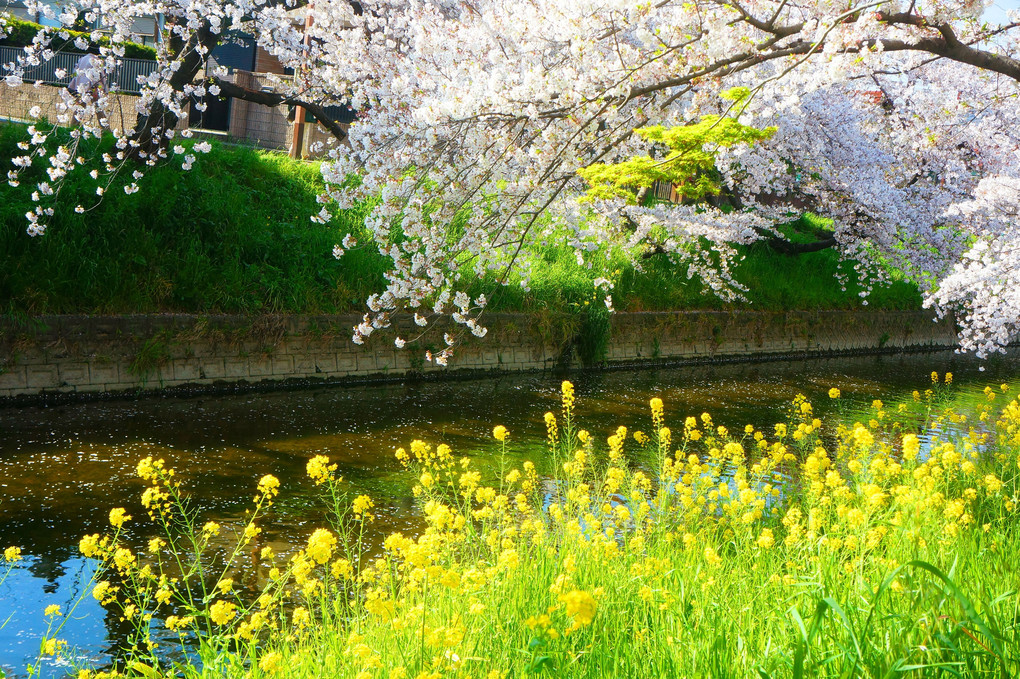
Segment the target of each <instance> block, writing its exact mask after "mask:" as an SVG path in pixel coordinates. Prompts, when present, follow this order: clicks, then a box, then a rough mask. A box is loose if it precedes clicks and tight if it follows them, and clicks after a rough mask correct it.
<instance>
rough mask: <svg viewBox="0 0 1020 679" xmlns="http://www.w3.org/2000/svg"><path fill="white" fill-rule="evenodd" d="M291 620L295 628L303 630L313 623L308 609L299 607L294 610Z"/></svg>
mask: <svg viewBox="0 0 1020 679" xmlns="http://www.w3.org/2000/svg"><path fill="white" fill-rule="evenodd" d="M291 620H292V621H293V623H294V627H296V628H297V629H303V628H305V627H307V626H308V624H309V623H310V622H311V621H312V616H311V615H310V614H309V613H308V609H307V608H304V607H303V606H298V607H297V608H295V609H294V613H293V614H292V615H291Z"/></svg>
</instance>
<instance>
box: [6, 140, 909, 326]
mask: <svg viewBox="0 0 1020 679" xmlns="http://www.w3.org/2000/svg"><path fill="white" fill-rule="evenodd" d="M64 134H66V132H65V131H61V130H56V131H54V132H52V133H51V137H52V143H53V144H54V145H55V144H57V143H59V142H60V139H61V136H62V135H64ZM25 136H26V131H25V128H24V127H23V126H20V125H14V124H0V162H2V163H3V164H5V165H9V163H10V159H11V158H13V157H16V156H18V155H19V154H21V153H22V151H20V150H19V149H18V147H17V144H18V142H21V141H23V140H24V139H25ZM83 143H84V144H92V145H95V144H97V142H95V140H91V141H88V142H83ZM110 143H111V142H110V141H109V140H107V141H106V142H105V144H107V145H109V144H110ZM83 155H85V156H91V155H94V153H93V151H91V150H88V153H84V154H83ZM44 179H45V177H44V175H43V169H42V168H41V167H35V166H33V167H32V168H30V169H29V170H25V171H24V172H23V173H22V176H21V185H20V186H19V187H10V186H6V185H5V186H4V189H3V191H4V196H5V200H4V201H2V202H0V300H4V301H3V303H2V304H3V308H0V312H3V313H10V314H41V313H146V312H164V311H178V312H239V313H268V312H272V313H344V312H358V313H360V312H361V311H363V310H364V301H365V299H367V297H368V296H369V295H370V294H372V293H373V292H378V291H380V290H382V289H383V288H384V287H385V280H384V272H385V271H386V270H387V269H388V266H389V265H390V264H391V262H389V260H388V259H387V258H384V257H382V256H381V255H380V254H379V253H378V252H377V251H376V250H375V248H374V246H373V245H372V243H371V241H370V239H369V237H368V232H367V231H366V229H365V228H364V216H365V214H367V212H368V211H369V210H370V209H371V207H372V206H371V205H364V206H363V209H360V210H349V211H343V212H340V213H339V214H338V215H337V216H336V217H334V218H333V219H332V221H330V222H328V223H327V224H326V225H317V224H313V223H312V222H311V221H309V216H310V215H313V214H315V213H316V212H318V209H319V206H318V205H317V203H316V195H317V194H318V193H319V192H320V191H321V190H322V188H323V185H322V179H321V175H320V174H319V170H318V165H317V164H316V163H308V162H299V161H292V160H290V159H289V158H287V157H286V156H285V155H283V154H280V153H273V152H266V151H259V150H255V149H251V148H245V147H236V146H227V145H222V144H219V143H215V142H214V143H213V145H212V151H211V152H210V153H208V154H205V155H203V156H202V157H201V158H200V159H199V160H198V161H197V162H196V163H195V167H194V169H193V170H191V171H182V170H181V169H180V167H179V166H178V165H176V164H172V165H163V166H160V167H157V168H153V169H151V170H150V171H148V173H147V176H146V177H145V180H144V181H141V182H139V190H138V192H137V193H134V194H131V195H127V194H125V193H124V191H123V185H124V184H125V183H126V182H128V181H129V180H130V178H129V177H122V178H117V179H114V180H113V183H112V184H111V185H110V186H109V187H107V188H106V191H105V195H104V197H103V198H102V200H101V201H100V200H99V199H98V198H97V197H96V195H95V185H94V180H91V179H90V178H89V177H88V176H87V174H85V173H83V172H81V171H79V172H77V173H72V174H71V175H69V176H68V178H67V180H66V181H65V182H64V184H63V186H62V188H61V193H60V195H59V196H58V197H57V199H56V212H55V214H54V216H53V218H52V220H51V222H50V228H49V229H48V231H47V232H46V234H45V236H42V237H36V238H29V237H28V236H26V234H25V217H24V215H25V213H26V212H27V211H29V210H31V209H33V208H34V206H35V204H34V203H33V202H32V200H31V194H32V192H33V191H35V190H36V189H35V185H36V184H37V183H38V182H40V181H43V180H44ZM78 204H81V205H82V206H83V207H85V208H88V209H87V210H86V211H85V212H84V213H81V214H78V213H76V212H75V210H74V207H75V206H76V205H78ZM826 228H828V227H827V225H826V223H825V222H824V221H823V220H820V219H817V218H815V217H812V216H811V215H805V216H804V217H802V218H801V219H800V220H798V221H796V222H793V223H791V224H790V225H788V226H787V227H786V229H787V231H788V233H790V234H791V235H792V238H793V240H798V238H801V239H804V240H814V239H815V234H816V233H817V232H818V231H819V230H824V229H826ZM348 233H351V234H353V236H354V237H355V239H356V240H358V241H359V243H360V245H359V246H358V247H354V248H348V249H347V250H348V251H347V252H346V254H345V255H344V256H343V258H341V259H340V260H336V259H335V258H334V257H333V256H332V250H333V246H334V244H336V243H337V242H338V241H339V240H341V239H342V238H343V236H344V235H345V234H348ZM798 234H800V235H798ZM738 249H741V254H743V255H745V258H744V259H743V260H742V261H741V262H740V263H739V264H738V265H737V266H736V268H735V270H734V272H733V273H734V277H735V278H736V280H737V281H739V282H740V283H742V284H743V285H745V286H747V288H748V291H747V293H746V295H745V296H746V297H747V299H748V302H746V303H745V302H736V303H726V302H723V301H722V300H721V299H719V298H718V297H717V296H716V295H714V294H712V293H711V292H710V291H706V289H705V286H704V285H703V283H702V282H701V281H700V280H699V279H698V278H697V277H694V278H692V279H689V278H688V275H687V270H686V269H685V268H678V267H676V266H674V265H672V264H671V263H670V262H668V261H667V260H666V259H665V257H664V256H663V255H652V256H650V257H648V258H646V259H644V260H642V261H640V263H639V266H640V270H639V269H638V268H636V267H635V265H634V264H633V263H631V260H630V259H629V258H627V257H625V256H623V255H622V253H619V252H612V251H603V252H592V253H589V255H590V256H589V262H587V263H586V264H585V265H583V266H582V265H579V264H578V263H577V254H576V252H575V251H574V249H573V248H572V247H570V246H568V245H558V244H556V239H555V238H553V237H551V238H549V239H547V240H546V242H545V244H543V243H541V242H536V243H535V244H532V245H531V246H529V247H528V248H526V250H525V252H524V253H523V254H522V257H523V258H524V259H526V260H528V261H530V262H531V263H532V266H531V272H530V275H528V278H527V288H525V287H522V285H521V284H520V283H521V282H522V279H521V274H520V273H519V272H515V273H514V274H513V276H512V278H511V279H510V282H511V285H509V286H506V287H503V286H500V285H499V281H498V280H497V278H496V277H495V276H491V275H490V276H488V277H486V278H483V279H479V278H478V277H477V276H475V274H474V273H473V271H472V269H471V265H472V262H470V261H464V262H463V263H462V264H463V266H462V277H463V280H464V281H466V282H469V285H468V288H469V291H470V292H471V293H472V296H477V295H479V294H483V293H484V294H486V295H487V297H488V298H489V300H490V303H489V309H491V310H496V311H544V310H548V311H553V312H576V311H578V310H581V309H583V308H584V307H585V305H586V304H591V303H595V304H599V305H601V304H602V303H603V298H604V297H605V294H606V290H601V291H600V293H599V294H597V295H596V294H595V292H596V288H595V285H594V282H595V281H596V280H597V279H599V278H605V279H607V280H609V281H612V282H613V283H614V285H615V288H614V289H613V290H612V291H611V293H612V298H613V304H614V306H615V308H616V309H618V310H622V311H661V310H676V309H726V308H737V307H740V308H754V309H766V310H782V309H847V308H854V307H858V306H859V305H860V303H861V298H860V295H859V293H860V292H861V288H860V286H859V285H857V284H856V283H855V282H854V280H853V279H854V276H853V271H852V263H845V264H843V270H844V271H845V273H847V274H849V279H850V280H849V283H848V285H847V289H846V290H843V289H842V286H841V284H840V282H839V280H838V277H837V274H839V273H840V265H839V261H838V258H837V256H836V253H835V252H834V251H832V250H827V251H822V252H812V253H806V254H801V255H796V256H792V255H785V254H781V253H777V252H775V251H773V250H771V249H769V247H768V246H767V245H766V244H764V243H761V244H757V245H754V246H749V247H746V248H738ZM589 263H590V264H591V266H590V267H589V266H588V264H589ZM889 273H890V275H891V276H892V279H893V281H892V283H891V285H889V286H876V287H875V289H874V292H873V293H872V295H871V297H870V298H869V303H870V308H879V309H905V308H906V309H913V308H919V306H920V294H919V293H918V291H917V289H916V287H915V286H913V285H911V284H909V283H907V282H905V281H902V280H900V279H899V278H900V277H899V276H898V274H897V273H896V272H892V271H891V272H889Z"/></svg>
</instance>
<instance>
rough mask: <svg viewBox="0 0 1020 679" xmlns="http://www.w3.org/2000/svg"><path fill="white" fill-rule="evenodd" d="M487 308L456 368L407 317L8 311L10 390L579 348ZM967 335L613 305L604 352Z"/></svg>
mask: <svg viewBox="0 0 1020 679" xmlns="http://www.w3.org/2000/svg"><path fill="white" fill-rule="evenodd" d="M486 320H487V323H488V325H489V327H490V332H489V335H488V337H486V338H485V339H483V340H476V339H475V338H470V339H469V340H467V341H465V342H464V344H463V345H461V346H459V347H458V349H457V353H456V356H455V358H454V360H453V361H451V364H450V366H449V367H447V368H440V367H438V366H435V365H434V364H431V363H428V362H424V361H423V360H422V354H423V352H424V349H425V348H426V347H427V346H428V345H429V344H430V343H431V344H433V345H434V346H442V340H441V339H439V336H440V335H441V332H442V330H443V329H442V328H436V329H433V330H432V331H431V334H430V335H427V336H426V337H425V338H424V339H423V340H422V342H421V343H420V344H419V345H409V346H408V347H407V348H405V349H402V350H398V349H396V348H395V347H394V345H393V341H392V340H393V336H395V335H396V334H397V333H400V334H401V335H402V336H405V337H407V336H410V335H411V332H410V331H411V328H410V327H405V326H407V325H408V324H407V322H406V319H405V320H404V321H402V322H400V323H397V326H398V327H397V328H395V329H391V330H388V331H383V332H382V333H381V334H382V335H383V336H382V337H376V336H373V337H372V339H371V341H370V342H369V343H368V344H367V345H366V346H357V345H355V344H352V343H351V341H350V335H351V328H352V327H353V326H354V325H355V324H357V323H358V322H359V321H360V317H357V316H302V317H295V316H287V317H259V318H246V317H240V316H193V315H172V314H170V315H156V316H119V317H84V316H50V317H40V318H38V319H36V320H35V322H34V323H35V324H34V325H32V326H23V325H22V326H18V325H13V324H11V323H10V322H9V321H8V322H6V323H7V324H6V325H2V324H0V403H3V402H5V401H7V402H9V401H12V400H17V399H22V398H26V397H28V398H34V397H38V396H40V395H47V394H58V393H59V394H70V395H75V394H78V395H87V394H95V393H97V392H105V393H110V392H135V391H138V390H158V389H167V388H173V387H184V386H187V387H189V388H201V389H209V390H215V389H225V388H230V387H231V385H237V384H254V383H268V385H269V386H272V383H281V384H282V383H284V382H286V381H288V380H291V381H293V380H304V381H308V382H343V381H357V380H363V379H377V378H400V377H401V376H405V375H408V374H409V373H416V374H417V373H443V374H455V373H465V372H471V371H474V372H506V371H524V370H532V371H533V370H547V369H552V368H556V367H565V366H569V365H570V364H571V362H572V358H571V357H572V356H573V355H575V354H576V352H573V351H572V350H571V347H572V340H573V338H572V333H573V332H574V331H575V329H576V321H573V320H572V319H570V318H566V317H565V318H555V317H554V318H541V319H538V318H536V317H532V316H526V315H519V314H494V315H491V316H488V317H487V319H486ZM437 339H438V342H437V341H436V340H437ZM956 342H957V336H956V331H955V327H954V325H953V323H952V321H951V319H943V320H942V321H940V322H938V323H933V322H932V318H931V316H930V314H928V313H927V312H867V313H864V312H787V313H766V312H737V313H725V312H678V313H640V314H616V315H614V316H613V320H612V334H611V341H610V344H609V349H608V353H607V356H606V359H607V362H608V363H609V364H610V365H641V364H648V363H656V362H662V363H667V362H671V363H676V362H683V361H702V360H709V359H721V358H734V357H767V356H782V355H790V356H804V355H806V354H813V353H814V354H835V353H840V352H875V351H883V350H885V351H891V350H910V349H932V348H939V347H945V348H950V347H953V346H955V345H956Z"/></svg>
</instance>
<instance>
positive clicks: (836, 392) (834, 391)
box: [829, 387, 840, 398]
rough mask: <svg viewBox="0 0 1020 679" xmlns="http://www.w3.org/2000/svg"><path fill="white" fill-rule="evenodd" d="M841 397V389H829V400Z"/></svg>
mask: <svg viewBox="0 0 1020 679" xmlns="http://www.w3.org/2000/svg"><path fill="white" fill-rule="evenodd" d="M839 396H840V392H839V389H837V388H836V387H833V388H832V389H829V398H839Z"/></svg>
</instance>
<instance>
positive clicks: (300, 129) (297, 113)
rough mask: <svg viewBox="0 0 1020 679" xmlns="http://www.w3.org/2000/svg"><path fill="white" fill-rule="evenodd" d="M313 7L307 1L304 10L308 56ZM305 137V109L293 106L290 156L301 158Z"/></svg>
mask: <svg viewBox="0 0 1020 679" xmlns="http://www.w3.org/2000/svg"><path fill="white" fill-rule="evenodd" d="M313 7H315V3H314V2H310V3H308V9H307V10H305V40H304V44H305V49H304V50H303V51H302V55H303V56H304V57H305V58H307V57H308V41H309V37H310V36H309V35H308V29H310V28H311V27H312V8H313ZM294 76H295V78H300V77H301V76H300V69H299V71H298V72H297V73H295V74H294ZM304 139H305V109H304V107H302V106H295V107H294V134H293V136H292V137H291V142H290V157H291V158H295V159H300V158H301V147H302V146H303V145H304Z"/></svg>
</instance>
